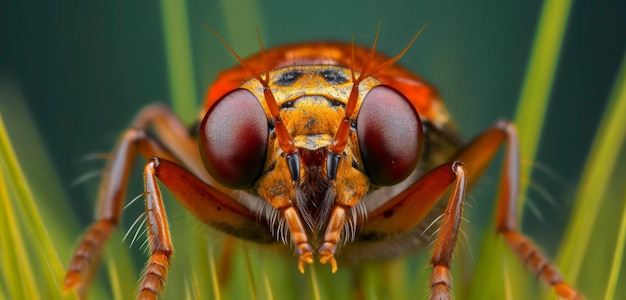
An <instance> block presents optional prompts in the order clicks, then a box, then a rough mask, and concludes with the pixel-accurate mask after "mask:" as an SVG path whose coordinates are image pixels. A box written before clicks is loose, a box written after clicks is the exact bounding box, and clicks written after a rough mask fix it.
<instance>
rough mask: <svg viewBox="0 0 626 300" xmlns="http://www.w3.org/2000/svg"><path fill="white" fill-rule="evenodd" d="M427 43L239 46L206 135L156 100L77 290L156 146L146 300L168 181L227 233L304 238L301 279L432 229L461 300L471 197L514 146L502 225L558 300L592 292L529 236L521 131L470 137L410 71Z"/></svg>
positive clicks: (388, 251)
mask: <svg viewBox="0 0 626 300" xmlns="http://www.w3.org/2000/svg"><path fill="white" fill-rule="evenodd" d="M218 37H219V36H218ZM415 38H417V35H416V36H415V37H414V38H413V40H411V42H410V43H409V44H408V45H407V47H406V48H405V49H404V50H403V51H401V52H400V53H399V54H398V55H396V56H394V57H391V58H388V57H386V56H384V55H382V54H378V53H376V51H375V46H373V47H372V48H371V49H368V48H364V47H359V46H355V45H352V44H341V43H322V42H320V43H306V44H296V45H288V46H283V47H277V48H273V49H270V50H268V51H261V53H259V54H257V55H255V56H253V57H250V58H248V59H241V58H239V56H237V55H236V54H235V53H234V51H232V49H230V47H229V46H228V45H227V44H226V43H225V42H224V43H225V45H227V47H228V48H229V50H231V52H232V53H233V54H234V55H235V57H237V59H238V60H239V61H240V65H238V66H235V67H233V68H232V69H230V70H226V71H224V72H222V73H220V75H219V76H218V78H217V80H216V82H215V83H214V85H213V86H212V87H211V88H210V89H209V92H208V95H207V99H206V102H205V105H204V107H203V109H202V111H201V113H200V118H199V120H198V121H199V122H200V126H199V127H198V130H197V132H195V133H193V134H190V133H189V131H188V130H187V129H186V127H185V125H184V124H182V123H181V122H180V121H179V119H178V118H177V117H176V116H175V115H174V114H173V113H172V112H171V111H170V110H169V108H167V107H165V106H163V105H152V106H148V107H146V108H144V109H143V110H142V111H141V112H140V113H139V114H138V116H137V117H136V119H135V121H134V122H133V124H132V126H131V127H130V129H128V130H127V131H126V132H125V133H124V134H123V135H122V137H121V138H120V140H119V142H118V144H117V145H116V147H115V149H114V150H113V155H112V157H111V159H110V162H109V165H108V167H107V171H106V176H105V177H104V179H103V181H102V183H101V191H100V193H99V202H98V203H99V205H98V206H99V207H98V214H97V220H96V222H94V224H93V225H92V226H91V227H90V228H89V229H88V230H87V232H86V233H85V235H84V237H83V239H82V241H81V243H80V244H79V246H78V248H77V250H76V252H75V255H74V257H73V259H72V262H71V263H70V266H69V270H68V273H67V276H66V281H65V287H66V288H73V287H81V290H84V288H85V287H86V282H87V280H85V278H89V277H90V276H91V275H92V273H93V270H94V269H95V265H96V264H97V262H96V261H97V259H95V258H97V257H99V256H100V253H101V251H102V250H103V244H104V243H105V242H106V241H107V240H108V237H109V235H110V233H111V232H112V230H114V229H115V228H116V227H117V225H118V224H119V219H120V216H121V213H122V207H123V206H124V205H123V204H124V200H125V191H126V185H127V181H128V176H129V174H130V171H131V167H132V161H133V158H134V157H135V156H137V155H142V156H143V157H145V158H146V159H148V161H147V163H146V165H145V168H144V178H145V205H146V210H145V212H144V214H145V217H146V218H147V226H148V234H149V246H150V257H149V259H148V262H147V264H146V269H145V272H144V273H143V275H142V279H141V281H140V283H139V289H138V295H137V297H138V298H142V299H149V298H155V297H157V296H158V295H159V294H160V293H161V292H162V290H163V286H164V284H165V279H166V276H167V272H168V270H169V263H170V257H171V255H172V253H173V248H174V246H173V245H172V242H171V237H170V233H169V227H168V221H167V217H166V213H165V208H164V201H163V199H162V196H161V193H160V188H159V185H162V186H164V187H166V188H167V189H168V190H170V191H171V192H172V194H173V195H174V196H175V197H176V199H177V200H179V201H180V202H181V203H182V204H183V205H184V206H185V207H186V208H187V209H188V210H189V211H190V212H191V213H192V214H193V215H195V216H196V217H197V218H198V219H199V220H201V221H203V222H204V223H206V224H207V225H209V226H211V227H213V228H216V229H218V230H220V231H223V232H225V233H227V234H230V235H233V236H236V237H239V238H242V239H245V240H249V241H253V242H258V243H266V244H269V243H284V244H285V248H286V249H289V247H292V248H293V249H294V250H295V253H296V256H297V260H298V261H297V267H298V268H299V270H300V271H301V272H305V266H306V265H307V264H312V263H315V262H316V261H319V262H321V263H325V264H329V265H330V268H331V270H332V271H333V272H335V271H336V270H337V268H338V267H340V266H342V265H344V264H345V265H346V267H347V266H349V265H352V264H355V263H358V262H359V261H363V260H368V259H384V258H388V257H394V256H397V255H401V254H405V253H410V252H414V251H417V250H420V249H423V248H425V246H426V245H427V244H428V243H429V242H430V240H429V237H430V236H431V235H432V236H434V238H435V241H434V249H433V253H432V258H431V259H430V264H432V266H433V270H432V277H431V281H430V285H429V286H430V294H431V297H432V298H437V299H449V298H450V297H451V290H450V287H451V284H452V283H451V279H450V274H449V268H450V266H451V262H452V253H453V250H454V247H455V244H456V240H457V235H458V233H459V230H460V229H459V226H460V220H461V217H462V212H463V203H464V198H465V192H466V191H467V190H468V189H469V188H470V186H471V185H472V184H473V182H474V181H475V180H476V179H477V178H478V177H479V176H480V175H481V173H482V171H483V170H484V169H485V168H486V167H487V165H488V164H489V162H490V160H491V158H493V157H494V156H495V154H496V153H497V151H498V149H499V148H500V147H501V146H502V145H505V146H506V158H505V162H504V167H503V168H504V172H503V174H504V175H503V178H502V179H501V184H500V185H501V188H500V190H501V192H500V195H499V200H498V201H499V202H498V203H499V208H498V218H497V224H496V226H497V231H498V232H499V233H500V234H502V236H503V238H504V239H505V241H506V242H507V243H508V244H509V245H510V246H511V248H512V249H513V250H514V251H516V252H517V253H518V254H519V255H520V256H521V258H522V259H524V260H525V261H527V262H528V265H529V267H530V268H531V270H533V271H534V272H536V273H537V274H539V276H540V277H541V278H542V280H544V281H545V282H547V283H548V284H550V285H551V286H553V287H554V288H555V291H556V293H557V294H558V295H559V296H561V297H564V298H568V299H578V298H581V296H580V294H579V293H578V292H577V291H576V290H575V289H573V288H572V287H570V286H569V285H567V284H566V283H564V282H563V280H562V279H561V277H560V275H559V274H558V271H557V270H555V269H554V268H553V267H552V266H551V265H550V264H549V263H548V262H547V260H546V259H544V258H543V256H542V255H541V254H540V253H539V252H538V251H537V248H536V247H535V246H534V245H533V244H532V243H531V242H530V241H529V240H528V239H527V238H526V237H525V236H524V235H523V234H521V233H520V232H519V231H518V230H517V220H516V219H515V216H516V213H515V208H516V197H517V186H518V184H519V174H518V173H519V170H518V169H519V154H518V145H517V135H516V131H515V127H514V126H513V125H512V124H510V123H508V122H504V121H500V122H496V123H495V124H494V125H493V126H492V127H491V128H488V129H487V130H485V131H484V132H483V133H482V134H480V135H479V136H478V137H476V138H475V139H474V140H473V141H472V142H470V143H469V144H467V145H462V144H461V142H460V139H459V138H458V136H457V133H456V131H455V129H454V128H455V127H454V125H453V124H452V122H451V120H450V117H449V115H448V113H447V111H446V109H445V106H444V105H443V103H442V102H441V100H440V99H439V96H438V93H437V91H436V89H435V88H434V87H433V86H431V85H430V84H428V83H427V82H426V81H424V80H423V79H422V78H420V77H419V76H417V75H415V74H414V73H412V72H410V71H408V70H406V69H404V68H402V67H401V66H399V65H397V64H395V62H396V61H398V60H399V59H400V57H401V56H402V55H403V54H404V53H405V52H406V51H407V50H408V49H409V47H410V46H411V44H412V43H413V41H415ZM220 39H221V38H220ZM374 45H375V43H374ZM148 128H153V129H154V132H155V133H156V134H155V135H151V134H147V133H146V131H147V130H148ZM159 182H160V183H159ZM447 191H450V193H449V195H448V196H447V197H443V196H444V194H446V192H447ZM424 286H425V287H426V285H424Z"/></svg>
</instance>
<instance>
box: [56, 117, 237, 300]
mask: <svg viewBox="0 0 626 300" xmlns="http://www.w3.org/2000/svg"><path fill="white" fill-rule="evenodd" d="M150 126H152V127H153V128H154V129H155V131H156V133H157V135H158V137H159V138H160V140H159V141H160V142H161V143H159V142H157V141H156V140H155V139H153V138H152V137H151V136H150V135H148V134H147V133H146V129H147V128H148V127H150ZM163 145H165V148H164V147H163ZM138 154H141V155H142V156H144V157H146V158H151V157H160V158H166V159H169V160H172V161H175V162H179V163H181V165H183V166H185V168H186V169H188V170H190V172H192V173H193V175H195V177H194V178H196V177H197V178H199V179H198V180H201V181H202V182H208V183H211V184H212V185H213V182H212V180H211V178H210V177H209V176H208V174H207V173H206V171H205V170H204V169H203V167H202V162H201V159H200V156H199V154H198V150H197V143H196V142H195V141H194V140H193V139H192V138H191V137H190V136H189V134H188V133H187V129H186V128H185V126H184V125H183V124H182V123H181V122H180V121H179V120H178V118H177V117H176V116H175V115H174V114H173V113H172V111H171V110H170V109H169V108H167V107H166V106H164V105H151V106H148V107H146V108H144V109H143V110H142V111H141V112H140V113H139V114H138V115H137V117H136V118H135V121H134V122H133V125H132V128H131V129H128V130H127V131H126V132H125V133H124V134H123V135H122V136H121V138H120V140H119V141H118V143H117V145H116V146H115V148H114V150H113V152H112V155H111V159H110V160H109V162H108V164H107V167H106V169H105V172H104V177H103V180H102V182H101V184H100V191H99V194H98V209H97V214H96V221H95V222H94V223H93V224H92V225H91V226H90V227H89V228H88V229H87V230H86V232H85V234H84V235H83V237H82V240H81V241H80V243H79V244H78V246H77V248H76V250H75V252H74V255H73V257H72V260H71V262H70V264H69V267H68V272H67V274H66V277H65V281H64V286H63V288H64V289H65V290H68V289H72V288H78V293H79V295H81V296H82V297H84V296H85V294H86V290H87V288H88V286H89V281H90V279H91V277H92V276H93V274H94V273H95V270H96V269H97V266H98V262H99V257H100V255H101V253H102V251H103V249H104V244H105V243H106V241H107V240H108V238H109V236H110V234H111V232H112V230H113V229H115V228H116V227H117V225H118V224H119V220H120V216H121V213H122V207H123V205H124V197H125V195H126V188H127V183H128V177H129V176H130V172H131V170H132V166H133V162H134V160H135V158H136V156H137V155H138ZM216 186H217V188H215V189H213V190H212V191H213V192H215V194H220V193H219V192H218V190H219V191H222V192H224V191H225V190H226V189H225V188H222V187H220V186H219V185H216ZM220 195H221V196H220V198H219V201H222V202H229V203H230V202H233V201H232V200H230V199H229V198H228V197H225V196H223V195H222V194H220ZM232 205H237V204H235V203H234V202H233V204H232ZM188 207H189V206H188ZM190 210H192V211H193V209H192V208H190Z"/></svg>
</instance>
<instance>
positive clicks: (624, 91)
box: [557, 55, 626, 282]
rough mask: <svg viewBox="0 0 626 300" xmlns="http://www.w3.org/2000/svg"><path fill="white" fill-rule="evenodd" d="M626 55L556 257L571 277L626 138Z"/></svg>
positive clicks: (583, 252)
mask: <svg viewBox="0 0 626 300" xmlns="http://www.w3.org/2000/svg"><path fill="white" fill-rule="evenodd" d="M624 116H626V55H625V56H624V58H623V59H622V65H621V67H620V73H619V75H618V77H617V80H616V84H615V87H614V90H613V92H612V94H611V97H610V100H609V103H608V105H607V107H606V109H605V112H604V117H603V118H602V123H601V124H600V126H599V128H598V132H597V134H596V138H595V141H594V143H593V146H592V149H591V152H590V154H589V158H588V159H587V165H586V166H585V169H584V171H583V175H582V177H581V180H580V185H579V189H578V192H577V193H576V200H575V206H574V210H573V212H572V215H571V217H570V224H569V225H568V227H567V231H566V233H565V237H564V239H563V242H562V244H561V248H560V251H559V254H558V256H557V265H558V266H560V268H561V270H562V271H563V273H564V274H568V276H569V278H570V280H572V281H573V282H575V280H576V278H577V277H578V275H579V272H580V268H581V265H582V262H583V261H584V259H585V255H586V249H587V246H588V243H589V240H590V238H591V235H592V230H593V228H594V223H595V221H596V218H597V216H598V211H599V209H600V206H601V204H602V203H603V200H604V199H605V197H606V193H607V189H608V187H609V182H610V178H611V176H612V174H613V173H614V168H615V166H616V165H617V162H618V161H617V158H618V156H619V154H620V149H622V147H623V144H624V141H625V140H626V122H624Z"/></svg>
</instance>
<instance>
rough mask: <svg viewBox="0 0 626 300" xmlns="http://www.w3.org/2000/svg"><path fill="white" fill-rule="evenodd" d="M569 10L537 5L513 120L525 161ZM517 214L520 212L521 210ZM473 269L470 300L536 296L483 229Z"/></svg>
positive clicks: (565, 2) (555, 0) (560, 0)
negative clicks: (536, 22) (539, 9)
mask: <svg viewBox="0 0 626 300" xmlns="http://www.w3.org/2000/svg"><path fill="white" fill-rule="evenodd" d="M570 7H571V1H569V0H547V1H545V2H544V4H543V8H542V11H541V17H540V20H539V24H538V26H537V30H536V33H535V40H534V43H533V48H532V51H531V56H530V61H529V63H528V67H527V70H526V76H525V80H524V85H523V87H522V91H521V94H520V99H519V102H518V107H517V115H516V117H515V124H516V125H517V128H518V132H519V139H520V155H521V157H522V158H524V159H526V160H528V159H530V160H531V161H532V160H534V157H535V155H536V151H537V147H538V145H539V142H540V140H541V129H542V128H543V123H544V119H545V114H546V111H547V107H548V104H549V99H550V91H551V89H552V83H553V81H554V75H555V71H556V67H557V64H558V61H559V55H560V52H561V46H562V40H563V34H564V32H565V28H566V27H567V21H568V16H569V11H570ZM531 167H532V165H531V164H523V165H522V166H521V174H520V176H521V178H530V174H531V173H530V171H531ZM528 182H529V180H522V181H521V182H520V196H519V205H520V207H523V202H524V201H523V199H524V195H525V194H526V190H527V188H528ZM519 211H520V212H523V210H522V209H520V210H519ZM520 215H521V214H520ZM492 228H493V227H492ZM505 248H506V249H505ZM475 270H476V271H475V274H474V277H473V280H472V283H471V287H470V291H469V298H470V299H484V298H485V297H486V298H491V299H530V298H534V297H536V296H534V293H537V291H536V288H533V285H532V283H531V282H532V280H531V279H530V278H529V276H528V275H527V273H528V272H527V271H526V270H525V269H524V267H523V265H522V263H521V262H520V261H519V259H518V258H517V257H516V256H515V255H514V254H513V253H512V252H511V251H510V249H508V247H506V246H505V245H504V242H503V241H502V239H500V238H499V237H497V236H496V234H495V233H494V232H493V231H490V230H488V231H487V232H485V233H484V240H483V242H482V244H481V249H480V253H479V256H478V263H477V265H476V268H475ZM503 272H504V276H503V275H502V274H503ZM511 282H514V283H515V284H511ZM511 297H512V298H511Z"/></svg>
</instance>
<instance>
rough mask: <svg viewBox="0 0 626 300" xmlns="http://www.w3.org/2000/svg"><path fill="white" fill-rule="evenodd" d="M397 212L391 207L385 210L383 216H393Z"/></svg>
mask: <svg viewBox="0 0 626 300" xmlns="http://www.w3.org/2000/svg"><path fill="white" fill-rule="evenodd" d="M395 213H396V212H395V211H394V210H393V209H389V210H387V211H385V212H384V213H383V217H385V218H391V217H392V216H393V214H395Z"/></svg>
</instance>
